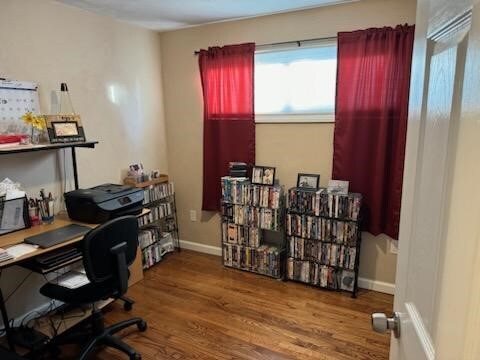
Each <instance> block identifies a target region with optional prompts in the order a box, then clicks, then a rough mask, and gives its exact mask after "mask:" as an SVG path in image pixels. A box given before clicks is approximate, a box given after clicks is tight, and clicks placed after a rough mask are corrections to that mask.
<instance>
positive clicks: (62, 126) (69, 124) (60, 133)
mask: <svg viewBox="0 0 480 360" xmlns="http://www.w3.org/2000/svg"><path fill="white" fill-rule="evenodd" d="M52 126H53V133H54V134H55V136H57V137H66V136H78V125H77V123H76V122H75V121H55V122H52Z"/></svg>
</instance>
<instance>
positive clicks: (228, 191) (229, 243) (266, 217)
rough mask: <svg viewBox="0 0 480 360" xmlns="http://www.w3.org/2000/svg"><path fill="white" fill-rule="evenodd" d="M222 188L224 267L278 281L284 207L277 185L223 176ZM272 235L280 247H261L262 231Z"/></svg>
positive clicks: (282, 258) (282, 249)
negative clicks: (278, 236)
mask: <svg viewBox="0 0 480 360" xmlns="http://www.w3.org/2000/svg"><path fill="white" fill-rule="evenodd" d="M221 186H222V203H221V213H222V251H223V261H224V265H225V266H228V267H234V268H238V269H242V270H247V271H251V272H256V273H259V274H263V275H268V276H272V277H275V278H279V277H282V276H283V266H282V261H283V260H284V253H285V251H286V249H285V238H284V234H285V232H284V206H283V199H282V194H283V188H282V187H281V186H279V185H257V184H251V183H250V181H249V180H248V179H247V178H244V177H242V178H236V177H232V176H225V177H223V178H222V179H221ZM264 230H269V231H273V232H276V233H277V234H279V235H280V236H281V238H282V244H281V246H273V245H266V244H263V240H264V238H265V237H264V235H263V231H264Z"/></svg>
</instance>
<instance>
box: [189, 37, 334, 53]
mask: <svg viewBox="0 0 480 360" xmlns="http://www.w3.org/2000/svg"><path fill="white" fill-rule="evenodd" d="M336 39H337V37H336V36H330V37H323V38H313V39H304V40H292V41H281V42H276V43H270V44H261V45H257V47H267V46H277V45H289V44H297V46H299V47H300V46H301V45H302V43H305V42H309V41H329V40H336ZM198 54H200V50H195V51H194V52H193V55H198Z"/></svg>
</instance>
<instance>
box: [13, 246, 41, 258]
mask: <svg viewBox="0 0 480 360" xmlns="http://www.w3.org/2000/svg"><path fill="white" fill-rule="evenodd" d="M37 248H38V246H36V245H30V244H18V245H13V246H10V247H9V248H7V249H6V250H7V253H8V254H9V255H11V256H13V257H14V258H18V257H20V256H23V255H26V254H29V253H31V252H34V251H35V250H37Z"/></svg>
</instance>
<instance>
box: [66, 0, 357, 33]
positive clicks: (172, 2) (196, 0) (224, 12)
mask: <svg viewBox="0 0 480 360" xmlns="http://www.w3.org/2000/svg"><path fill="white" fill-rule="evenodd" d="M57 1H58V2H61V3H64V4H67V5H71V6H75V7H79V8H82V9H84V10H89V11H93V12H96V13H98V14H102V15H106V16H111V17H114V18H115V19H119V20H124V21H127V22H130V23H133V24H136V25H139V26H142V27H145V28H149V29H153V30H158V31H166V30H173V29H180V28H184V27H191V26H197V25H202V24H207V23H212V22H220V21H228V20H234V19H241V18H249V17H255V16H262V15H268V14H276V13H283V12H289V11H295V10H302V9H310V8H315V7H320V6H326V5H333V4H340V3H345V2H350V1H355V0H57Z"/></svg>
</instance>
